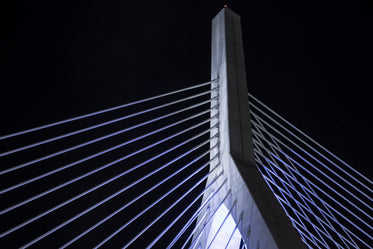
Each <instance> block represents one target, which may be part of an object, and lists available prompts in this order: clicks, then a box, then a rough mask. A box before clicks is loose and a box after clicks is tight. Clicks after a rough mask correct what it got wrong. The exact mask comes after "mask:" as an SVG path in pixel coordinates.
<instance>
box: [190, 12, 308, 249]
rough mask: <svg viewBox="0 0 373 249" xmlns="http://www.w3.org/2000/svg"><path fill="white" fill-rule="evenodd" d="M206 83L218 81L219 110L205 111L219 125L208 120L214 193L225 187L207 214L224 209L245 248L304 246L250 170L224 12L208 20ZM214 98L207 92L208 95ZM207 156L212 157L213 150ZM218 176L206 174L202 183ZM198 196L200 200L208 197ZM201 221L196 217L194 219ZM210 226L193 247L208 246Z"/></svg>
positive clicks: (229, 23)
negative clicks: (214, 168) (208, 69)
mask: <svg viewBox="0 0 373 249" xmlns="http://www.w3.org/2000/svg"><path fill="white" fill-rule="evenodd" d="M211 79H212V80H214V79H218V87H219V91H218V92H219V93H218V95H219V96H218V100H217V101H218V102H219V111H217V110H216V111H213V112H212V113H211V115H216V113H217V112H219V121H216V120H215V119H214V120H213V121H211V127H214V126H215V125H216V122H219V125H218V128H215V129H214V130H212V134H211V136H214V135H215V134H216V133H219V137H218V138H214V139H213V140H212V141H211V147H213V146H214V145H215V144H216V143H219V148H218V149H216V150H219V153H220V155H219V157H220V158H218V159H215V160H217V161H216V162H215V164H214V163H213V164H212V166H214V165H216V164H217V163H220V167H221V169H222V170H223V176H224V177H220V178H219V180H218V181H216V182H215V183H214V184H215V186H214V188H215V190H216V189H217V188H218V186H222V184H223V181H226V183H225V184H223V188H225V189H224V190H225V191H219V192H218V193H217V195H216V196H215V197H214V198H212V200H211V201H210V203H211V204H210V208H209V210H215V209H217V208H219V206H220V203H222V202H223V203H224V205H225V206H226V208H227V209H229V210H230V213H231V216H232V217H233V220H234V221H235V223H236V225H237V228H238V230H239V232H240V234H241V236H242V240H243V241H244V243H245V244H246V246H247V248H250V249H252V248H255V249H257V248H265V249H277V248H278V249H291V248H293V249H302V248H306V246H305V245H304V243H303V242H302V241H301V239H300V236H299V234H298V232H297V231H296V230H295V229H294V228H293V226H292V224H291V222H290V220H289V218H288V217H287V216H286V214H285V212H284V210H283V209H282V207H281V206H280V204H279V203H278V201H277V200H276V198H275V196H274V194H273V192H272V191H271V190H270V188H269V187H268V185H267V183H266V182H265V180H264V179H263V177H262V175H261V173H260V172H259V170H258V169H257V167H256V166H255V161H254V149H253V145H252V134H251V126H250V121H249V109H248V95H247V81H246V72H245V62H244V52H243V44H242V33H241V22H240V17H239V16H238V15H237V14H236V13H234V12H233V11H232V10H230V9H229V8H223V9H222V10H221V11H220V12H219V13H218V14H217V15H216V16H215V18H214V19H213V20H212V43H211ZM213 87H214V86H213ZM216 95H217V93H216V92H212V96H211V97H212V98H214V97H216ZM215 104H216V103H212V105H215ZM212 153H213V155H215V153H216V151H215V152H212ZM219 173H220V172H218V171H217V172H216V173H215V174H212V175H210V177H209V178H208V180H207V183H206V185H208V184H210V183H211V182H212V180H213V179H214V178H215V177H216V176H217V174H219ZM220 193H221V194H220ZM225 193H229V195H226V194H225ZM203 198H204V200H206V199H207V198H208V195H207V194H205V196H204V197H203ZM201 221H202V217H199V222H201ZM197 224H198V223H197ZM211 224H213V222H211V223H205V224H204V226H201V228H199V230H201V229H203V228H204V230H205V232H204V233H201V235H200V238H198V241H199V242H198V245H196V246H195V248H208V247H209V243H210V242H209V241H211V237H212V234H213V233H215V232H216V229H214V228H213V226H212V225H211ZM197 231H198V230H197ZM196 234H198V232H197V233H196ZM195 239H196V238H195ZM233 244H234V243H230V245H233ZM210 246H211V245H210ZM224 246H225V244H224ZM224 246H223V247H224ZM236 246H237V242H236V244H235V246H234V247H236ZM214 248H216V245H215V246H214ZM229 248H231V247H229ZM236 248H237V247H236Z"/></svg>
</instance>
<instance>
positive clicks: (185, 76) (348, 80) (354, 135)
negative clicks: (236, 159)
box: [0, 0, 373, 178]
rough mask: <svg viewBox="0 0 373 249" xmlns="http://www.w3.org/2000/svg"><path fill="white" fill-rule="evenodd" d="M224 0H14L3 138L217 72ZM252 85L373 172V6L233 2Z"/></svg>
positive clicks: (7, 38)
mask: <svg viewBox="0 0 373 249" xmlns="http://www.w3.org/2000/svg"><path fill="white" fill-rule="evenodd" d="M225 3H227V2H223V1H194V2H193V1H98V2H94V1H89V2H85V1H72V2H71V3H70V2H67V1H62V2H59V3H56V2H55V1H23V2H22V1H17V2H13V1H12V2H11V1H8V3H7V4H8V5H6V6H3V7H2V12H3V14H2V15H1V16H2V17H1V18H2V20H1V23H2V32H1V33H2V35H1V36H2V45H1V51H2V52H1V91H0V100H1V108H2V111H1V113H2V117H1V126H0V133H1V135H4V134H7V133H10V132H14V131H18V130H21V129H26V128H31V127H34V126H37V125H41V124H45V123H49V122H53V121H58V120H62V119H65V118H69V117H73V116H76V115H81V114H85V113H89V112H93V111H96V110H100V109H104V108H108V107H112V106H116V105H119V104H124V103H127V102H130V101H133V100H138V99H142V98H145V97H150V96H153V95H155V94H160V93H164V92H169V91H172V90H175V89H180V88H183V87H186V86H190V85H193V84H197V83H202V82H205V81H208V80H209V79H210V42H211V41H210V39H211V38H210V36H211V19H212V18H213V17H214V16H215V15H216V14H217V13H218V12H219V11H220V9H221V8H222V7H223V5H224V4H225ZM227 4H228V6H229V7H230V8H231V9H232V10H233V11H235V12H236V13H238V14H239V15H240V16H241V20H242V33H243V40H244V49H245V59H246V70H247V81H248V89H249V91H250V92H251V93H252V94H254V95H255V96H256V97H257V98H259V99H260V100H262V101H263V102H264V103H266V104H267V105H268V106H270V107H271V108H272V109H274V110H275V111H276V112H278V113H279V114H281V115H282V116H284V117H285V118H286V119H287V120H288V121H290V122H292V123H293V124H294V125H296V126H297V127H298V128H300V129H301V130H303V131H304V132H306V133H307V134H308V135H310V136H311V137H312V138H314V139H315V140H316V141H318V142H320V143H321V144H322V145H324V146H325V147H326V148H328V149H329V150H330V151H332V152H333V153H335V154H336V155H338V156H339V157H340V158H342V159H343V160H344V161H346V162H347V163H349V164H350V165H352V166H353V167H354V168H356V169H358V170H359V171H361V172H363V173H364V174H365V175H367V176H368V177H370V178H372V166H373V165H372V161H371V150H372V146H371V140H372V139H373V134H372V126H373V122H372V119H371V118H370V115H371V113H372V111H371V107H372V102H373V101H372V91H371V89H370V84H372V82H373V81H372V73H371V70H372V69H371V68H372V63H371V58H372V57H371V44H373V41H372V38H371V36H370V35H371V34H370V33H371V13H369V9H368V8H367V6H364V5H362V4H360V3H359V2H357V1H345V0H342V1H312V2H308V3H304V2H302V1H294V2H292V1H268V0H264V1H228V3H227Z"/></svg>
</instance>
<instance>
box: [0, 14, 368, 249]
mask: <svg viewBox="0 0 373 249" xmlns="http://www.w3.org/2000/svg"><path fill="white" fill-rule="evenodd" d="M212 31H213V32H212V60H211V81H209V82H205V83H199V84H193V85H191V86H190V87H187V88H183V89H178V90H175V91H172V92H168V93H164V94H161V95H157V96H153V97H150V98H146V99H141V100H138V101H135V102H131V103H126V104H123V105H120V106H116V107H112V108H109V109H105V110H101V111H97V112H93V113H89V114H86V115H82V116H78V117H74V118H70V119H66V120H62V121H59V122H55V123H50V124H46V125H43V126H40V127H35V128H31V129H28V130H24V131H20V132H16V133H12V134H8V135H4V136H2V137H1V138H0V142H1V148H2V151H1V154H0V160H1V181H0V182H1V192H0V195H1V211H0V212H1V213H0V217H1V224H2V225H1V231H0V239H1V245H2V246H3V245H5V246H4V248H55V247H58V248H100V247H103V248H117V247H120V248H249V249H251V248H371V247H372V225H371V223H372V222H371V221H372V215H371V214H372V206H373V205H372V204H373V203H372V192H373V191H372V181H371V180H370V179H368V178H367V177H365V176H363V175H362V174H360V173H359V172H357V171H356V170H354V169H353V168H352V167H351V166H349V165H348V164H346V163H345V162H343V161H342V160H341V159H339V158H338V157H336V156H335V155H333V154H332V153H330V152H329V151H328V150H327V149H325V148H324V147H322V146H321V145H320V144H319V143H317V142H316V141H314V140H313V139H312V138H310V137H309V136H307V135H306V134H304V133H303V132H302V131H300V130H299V129H297V128H296V127H295V126H293V125H292V124H291V123H290V122H288V121H287V120H286V119H284V118H283V117H281V116H280V115H278V114H277V113H276V112H274V111H273V110H271V109H270V108H269V107H268V106H266V105H265V104H264V103H262V102H261V101H260V100H259V99H257V98H255V96H253V95H251V94H248V91H247V86H246V85H247V83H246V75H245V65H244V57H243V48H242V37H241V28H240V19H239V17H238V16H237V15H236V14H235V13H234V12H232V11H231V10H229V9H228V8H224V9H223V10H222V11H221V12H219V14H218V15H217V16H216V17H215V18H214V20H213V24H212Z"/></svg>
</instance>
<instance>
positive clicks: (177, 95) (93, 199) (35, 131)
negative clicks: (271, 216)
mask: <svg viewBox="0 0 373 249" xmlns="http://www.w3.org/2000/svg"><path fill="white" fill-rule="evenodd" d="M216 90H217V84H216V81H211V82H207V83H203V84H199V85H195V86H192V87H188V88H184V89H181V90H177V91H173V92H170V93H166V94H162V95H158V96H155V97H151V98H147V99H143V100H139V101H135V102H131V103H128V104H125V105H121V106H117V107H113V108H109V109H105V110H102V111H97V112H94V113H91V114H86V115H82V116H79V117H74V118H70V119H66V120H63V121H59V122H55V123H51V124H48V125H44V126H40V127H36V128H32V129H29V130H24V131H21V132H17V133H13V134H9V135H5V136H2V137H1V138H0V143H1V148H3V151H2V152H1V153H0V160H1V163H0V165H1V171H0V177H1V179H0V184H1V192H0V196H1V211H0V219H1V224H2V225H1V231H0V240H1V241H0V243H1V245H2V247H3V246H5V248H55V247H58V248H69V247H79V248H113V247H114V248H117V247H119V248H150V247H153V248H156V247H157V248H166V247H167V246H168V248H171V247H172V246H174V247H175V248H181V247H187V246H189V245H190V244H191V243H193V242H192V236H191V234H192V233H193V230H194V229H195V227H196V218H197V217H198V216H199V215H200V214H201V213H203V212H208V211H209V203H208V202H209V200H210V199H211V198H213V196H214V194H216V192H217V191H219V189H218V190H213V189H212V188H211V187H210V186H211V184H210V185H207V186H205V183H206V179H207V177H208V176H209V175H210V174H211V172H213V171H214V172H215V171H216V172H218V171H219V170H220V167H219V163H216V164H214V165H210V164H211V162H212V161H213V160H215V159H216V158H218V154H216V155H210V154H211V153H210V152H211V151H212V150H214V149H215V148H216V146H218V145H217V144H212V143H211V140H212V138H213V137H217V136H219V134H218V132H215V133H214V135H211V133H210V131H211V130H212V129H214V128H216V127H210V122H211V120H215V119H217V116H211V115H210V111H211V110H212V109H215V108H218V101H217V100H216V99H211V92H212V91H216ZM215 130H217V129H215ZM20 144H22V145H20ZM215 161H216V160H215ZM215 161H214V162H215ZM218 177H222V174H221V173H220V174H217V178H218ZM205 193H208V194H209V195H210V198H209V199H208V200H206V201H205V203H202V204H201V200H202V196H203V195H204V194H205ZM198 225H201V226H203V224H197V226H198Z"/></svg>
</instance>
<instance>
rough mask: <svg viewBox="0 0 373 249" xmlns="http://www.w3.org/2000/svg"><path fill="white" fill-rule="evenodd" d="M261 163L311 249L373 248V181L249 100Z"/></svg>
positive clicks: (278, 116) (257, 102)
mask: <svg viewBox="0 0 373 249" xmlns="http://www.w3.org/2000/svg"><path fill="white" fill-rule="evenodd" d="M249 105H250V112H251V113H250V115H251V126H252V133H253V145H254V151H255V160H256V163H257V166H258V167H259V169H260V170H261V172H262V174H263V176H264V178H265V180H266V181H267V183H268V185H269V186H270V188H271V189H272V191H273V193H274V194H275V196H276V197H277V199H278V201H279V202H280V204H281V205H282V207H283V208H284V210H285V211H286V213H287V215H288V217H289V218H290V220H291V222H292V224H293V226H294V227H295V228H296V229H297V230H298V232H299V234H300V236H301V238H302V239H303V241H304V243H305V244H306V245H307V246H308V247H309V248H372V241H373V239H372V207H373V201H372V199H373V198H372V193H373V191H372V189H373V188H372V185H373V184H372V181H371V180H369V179H368V178H366V177H365V176H363V175H361V174H360V173H359V172H357V171H356V170H354V169H353V168H352V167H350V166H349V165H348V164H346V163H344V162H343V161H342V160H340V159H339V158H338V157H336V156H335V155H333V154H332V153H330V152H329V151H328V150H326V149H325V148H324V147H322V146H321V145H320V144H318V143H317V142H315V141H314V140H313V139H311V138H310V137H309V136H307V135H306V134H304V133H303V132H301V131H300V130H299V129H297V128H296V127H295V126H293V125H292V124H290V123H289V122H288V121H286V120H285V119H284V118H282V117H281V116H280V115H278V114H277V113H275V112H274V111H273V110H271V109H270V108H268V107H267V106H266V105H264V104H263V103H262V102H260V101H259V100H258V99H256V98H255V97H254V96H252V95H251V94H249Z"/></svg>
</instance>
